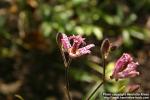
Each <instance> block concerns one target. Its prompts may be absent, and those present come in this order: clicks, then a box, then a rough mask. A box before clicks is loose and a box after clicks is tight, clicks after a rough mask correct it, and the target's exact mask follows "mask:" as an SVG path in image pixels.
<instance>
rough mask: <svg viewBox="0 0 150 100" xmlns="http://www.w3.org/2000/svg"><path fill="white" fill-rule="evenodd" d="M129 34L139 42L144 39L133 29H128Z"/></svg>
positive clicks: (140, 33) (142, 34)
mask: <svg viewBox="0 0 150 100" xmlns="http://www.w3.org/2000/svg"><path fill="white" fill-rule="evenodd" d="M129 32H130V34H131V36H133V37H135V38H138V39H141V40H143V39H144V33H142V32H140V31H137V30H135V29H130V30H129Z"/></svg>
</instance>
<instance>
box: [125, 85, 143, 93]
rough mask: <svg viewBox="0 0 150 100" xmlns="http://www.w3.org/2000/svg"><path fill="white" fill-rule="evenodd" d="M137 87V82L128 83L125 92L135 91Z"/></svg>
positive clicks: (138, 86)
mask: <svg viewBox="0 0 150 100" xmlns="http://www.w3.org/2000/svg"><path fill="white" fill-rule="evenodd" d="M139 88H140V85H139V84H130V85H128V86H127V89H126V92H136V91H137V90H138V89H139Z"/></svg>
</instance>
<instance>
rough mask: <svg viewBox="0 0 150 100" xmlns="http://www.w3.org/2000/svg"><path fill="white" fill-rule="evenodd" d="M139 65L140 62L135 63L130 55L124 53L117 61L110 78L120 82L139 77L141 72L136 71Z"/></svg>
mask: <svg viewBox="0 0 150 100" xmlns="http://www.w3.org/2000/svg"><path fill="white" fill-rule="evenodd" d="M138 65H139V64H138V62H134V61H133V58H132V57H131V55H130V54H128V53H123V55H122V56H121V57H120V58H119V59H118V60H117V62H116V64H115V67H114V71H113V74H112V76H111V77H110V78H111V79H113V78H115V79H116V80H118V79H122V78H129V77H135V76H137V75H139V72H137V71H136V68H137V66H138Z"/></svg>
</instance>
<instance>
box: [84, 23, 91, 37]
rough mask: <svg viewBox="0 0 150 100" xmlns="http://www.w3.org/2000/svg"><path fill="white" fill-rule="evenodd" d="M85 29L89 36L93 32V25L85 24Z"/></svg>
mask: <svg viewBox="0 0 150 100" xmlns="http://www.w3.org/2000/svg"><path fill="white" fill-rule="evenodd" d="M83 29H84V33H85V35H87V36H89V35H91V33H92V29H93V26H90V25H84V26H83Z"/></svg>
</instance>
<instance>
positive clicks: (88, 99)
mask: <svg viewBox="0 0 150 100" xmlns="http://www.w3.org/2000/svg"><path fill="white" fill-rule="evenodd" d="M103 83H104V82H103V81H102V82H101V83H100V84H99V85H98V86H97V87H96V89H95V90H94V91H93V92H92V93H91V95H90V96H89V97H88V98H87V99H86V100H90V99H91V98H92V96H93V95H94V94H95V93H96V92H97V90H98V89H99V88H100V87H101V86H102V85H103Z"/></svg>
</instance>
